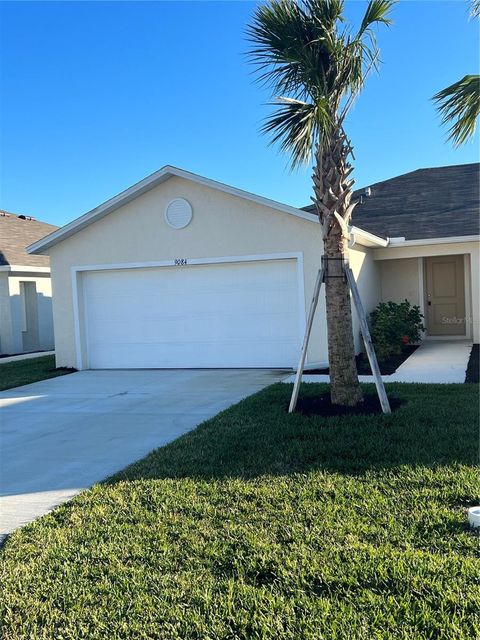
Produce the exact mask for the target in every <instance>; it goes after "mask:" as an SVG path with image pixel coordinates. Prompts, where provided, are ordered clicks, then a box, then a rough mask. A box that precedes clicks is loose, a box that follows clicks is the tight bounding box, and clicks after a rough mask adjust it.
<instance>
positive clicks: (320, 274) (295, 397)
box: [288, 267, 325, 413]
mask: <svg viewBox="0 0 480 640" xmlns="http://www.w3.org/2000/svg"><path fill="white" fill-rule="evenodd" d="M324 274H325V271H324V269H323V267H322V268H321V269H320V270H319V272H318V273H317V280H316V281H315V287H314V289H313V298H312V303H311V305H310V311H309V313H308V320H307V327H306V330H305V337H304V339H303V345H302V351H301V353H300V361H299V363H298V367H297V375H296V376H295V383H294V385H293V392H292V397H291V398H290V405H289V407H288V413H293V412H294V411H295V407H296V406H297V400H298V393H299V391H300V383H301V381H302V374H303V367H304V366H305V358H306V357H307V349H308V342H309V340H310V333H311V332H312V324H313V318H314V316H315V310H316V308H317V304H318V297H319V295H320V288H321V286H322V283H323V277H324Z"/></svg>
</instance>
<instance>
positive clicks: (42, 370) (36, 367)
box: [0, 356, 73, 391]
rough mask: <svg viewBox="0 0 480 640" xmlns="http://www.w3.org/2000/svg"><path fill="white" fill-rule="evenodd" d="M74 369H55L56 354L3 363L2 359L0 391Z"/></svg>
mask: <svg viewBox="0 0 480 640" xmlns="http://www.w3.org/2000/svg"><path fill="white" fill-rule="evenodd" d="M72 371H73V369H72V370H71V369H55V356H40V357H39V358H29V359H28V360H17V361H16V362H6V363H2V360H1V359H0V391H4V390H5V389H12V388H13V387H20V386H22V385H23V384H30V383H31V382H38V381H39V380H46V379H47V378H55V377H57V376H64V375H65V374H67V373H72Z"/></svg>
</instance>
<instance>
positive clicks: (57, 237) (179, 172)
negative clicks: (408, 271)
mask: <svg viewBox="0 0 480 640" xmlns="http://www.w3.org/2000/svg"><path fill="white" fill-rule="evenodd" d="M174 176H175V177H177V178H183V179H184V180H189V181H190V182H196V183H197V184H201V185H203V186H206V187H210V188H212V189H216V190H217V191H222V192H224V193H228V194H230V195H233V196H237V197H239V198H243V199H245V200H250V201H252V202H255V203H256V204H260V205H263V206H266V207H269V208H271V209H276V210H277V211H281V212H283V213H287V214H289V215H293V216H296V217H298V218H302V219H303V220H308V221H309V222H314V223H318V219H317V218H316V216H313V215H312V214H308V213H305V212H303V211H301V210H300V209H296V208H295V207H290V206H289V205H286V204H281V203H280V202H276V201H275V200H270V199H269V198H264V197H262V196H257V195H254V194H253V193H249V192H248V191H243V190H241V189H237V188H236V187H231V186H229V185H225V184H223V183H221V182H216V181H215V180H210V179H209V178H204V177H203V176H198V175H196V174H195V173H190V172H189V171H184V170H183V169H178V168H176V167H171V166H168V165H167V166H165V167H163V168H162V169H159V171H156V172H155V173H152V174H151V175H150V176H147V177H146V178H144V179H143V180H140V182H137V183H136V184H134V185H133V186H131V187H129V188H128V189H126V190H125V191H122V192H121V193H119V194H118V195H116V196H114V197H113V198H110V200H107V201H106V202H104V203H103V204H101V205H99V206H98V207H95V208H94V209H92V210H91V211H88V212H87V213H85V214H84V215H83V216H80V217H79V218H77V219H76V220H73V221H72V222H70V223H69V224H67V225H65V226H64V227H62V228H61V229H58V230H57V231H54V232H53V233H51V234H49V235H48V236H46V237H45V238H42V239H41V240H38V241H37V242H34V243H33V244H31V245H30V246H29V247H27V251H28V253H32V254H41V253H43V252H44V251H45V250H47V249H49V248H50V247H52V246H53V245H54V244H57V242H60V241H61V240H63V239H65V238H68V237H70V236H72V235H73V234H74V233H77V231H80V230H81V229H83V228H85V227H86V226H88V225H89V224H91V223H92V222H95V221H96V220H100V219H101V218H103V217H105V216H106V215H108V214H109V213H111V212H112V211H114V210H115V209H118V208H119V207H121V206H123V205H125V204H127V203H128V202H130V201H131V200H133V199H134V198H137V197H138V196H140V195H142V194H143V193H145V192H147V191H149V190H150V189H153V188H154V187H156V186H157V185H159V184H161V183H162V182H164V181H165V180H168V178H171V177H174Z"/></svg>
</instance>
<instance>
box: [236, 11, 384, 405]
mask: <svg viewBox="0 0 480 640" xmlns="http://www.w3.org/2000/svg"><path fill="white" fill-rule="evenodd" d="M393 4H394V0H371V1H370V2H369V3H368V5H367V9H366V12H365V15H364V17H363V20H362V22H361V24H360V26H359V28H358V30H357V31H356V32H355V33H353V32H352V30H351V29H349V28H348V27H345V26H344V23H345V17H344V15H343V11H344V0H299V1H298V2H296V1H295V0H270V2H268V3H267V4H265V5H260V6H259V7H258V8H257V9H256V10H255V13H254V16H253V19H252V22H251V24H250V25H249V27H248V37H249V40H250V41H251V42H252V43H253V44H252V49H251V51H250V57H251V59H252V61H253V63H254V64H255V65H256V67H257V69H258V70H259V80H260V81H262V82H264V83H266V84H267V86H269V87H270V88H271V90H272V93H273V95H274V96H275V98H276V99H275V101H274V104H275V105H276V109H275V110H274V112H273V113H272V114H271V115H270V116H269V117H268V118H267V120H266V122H265V124H264V125H263V127H262V131H263V132H264V133H267V134H270V135H271V136H272V143H277V142H278V143H279V144H280V147H281V149H282V150H284V151H287V152H289V153H290V155H291V164H292V166H293V167H295V166H298V165H301V164H304V163H309V162H310V161H311V159H312V158H313V159H314V167H313V176H312V177H313V190H314V197H313V198H312V200H313V202H314V203H315V207H316V212H317V214H318V217H319V220H320V223H321V230H322V235H323V244H324V256H325V257H326V259H327V262H326V264H327V265H328V270H329V275H330V276H331V277H327V278H326V280H325V295H326V311H327V329H328V358H329V366H330V394H331V400H332V403H334V404H343V405H349V406H355V405H356V404H358V403H359V402H361V401H362V391H361V389H360V384H359V381H358V374H357V369H356V364H355V350H354V344H353V332H352V315H351V306H350V294H349V289H348V284H347V282H346V281H345V279H344V278H343V277H333V276H335V273H332V271H333V270H334V269H335V266H336V267H337V275H338V274H342V271H341V263H342V261H345V262H347V261H348V225H349V223H350V221H351V217H352V213H353V209H354V207H355V205H356V202H351V198H352V193H353V184H354V180H353V179H351V178H350V174H351V173H352V171H353V167H352V165H351V164H350V161H349V160H350V158H351V157H353V153H352V145H351V143H350V141H349V139H348V137H347V134H346V133H345V129H344V121H345V117H346V115H347V113H348V111H349V109H350V108H351V106H352V104H353V102H354V100H355V98H356V97H357V96H358V94H359V93H360V91H361V89H362V87H363V84H364V81H365V78H366V76H367V75H368V73H369V72H370V71H371V70H372V69H374V68H376V67H377V64H378V60H379V58H378V48H377V45H376V42H375V36H374V33H373V31H372V27H373V26H374V25H375V24H379V23H383V24H386V25H388V24H390V20H389V13H390V10H391V7H392V5H393Z"/></svg>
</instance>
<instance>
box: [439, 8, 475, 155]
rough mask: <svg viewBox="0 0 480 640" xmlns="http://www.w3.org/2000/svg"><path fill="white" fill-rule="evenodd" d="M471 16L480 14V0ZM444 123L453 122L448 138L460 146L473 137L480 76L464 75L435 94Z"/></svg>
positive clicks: (471, 11)
mask: <svg viewBox="0 0 480 640" xmlns="http://www.w3.org/2000/svg"><path fill="white" fill-rule="evenodd" d="M470 16H471V17H472V18H478V17H479V16H480V0H473V2H472V3H471V9H470ZM433 100H434V101H435V102H436V103H437V110H438V112H439V113H440V114H441V116H442V124H450V123H452V124H451V126H450V128H449V135H448V140H451V141H452V142H453V145H454V146H455V147H459V146H460V145H462V144H463V143H464V142H466V141H467V140H469V139H470V138H472V136H473V134H474V133H475V128H476V125H477V119H478V116H479V114H480V76H479V75H468V76H464V77H463V78H462V79H461V80H459V81H458V82H454V83H453V84H452V85H450V86H449V87H446V88H445V89H442V90H441V91H439V92H438V93H436V94H435V95H434V96H433Z"/></svg>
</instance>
